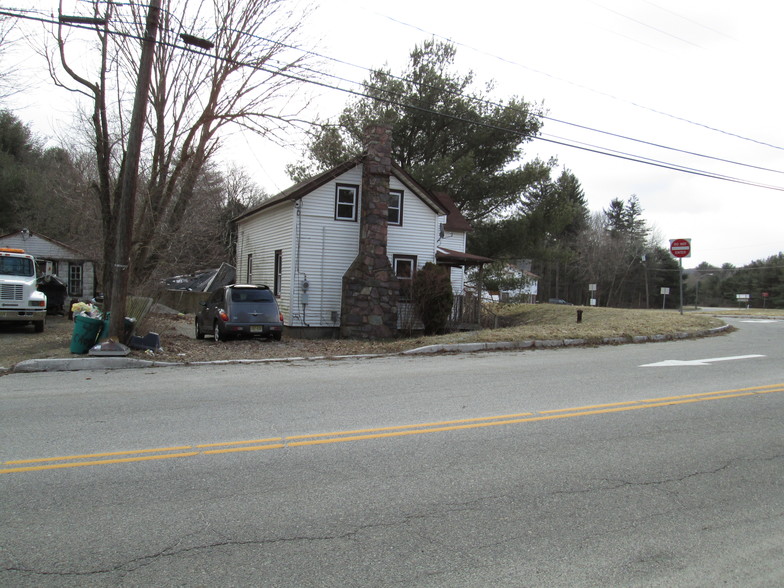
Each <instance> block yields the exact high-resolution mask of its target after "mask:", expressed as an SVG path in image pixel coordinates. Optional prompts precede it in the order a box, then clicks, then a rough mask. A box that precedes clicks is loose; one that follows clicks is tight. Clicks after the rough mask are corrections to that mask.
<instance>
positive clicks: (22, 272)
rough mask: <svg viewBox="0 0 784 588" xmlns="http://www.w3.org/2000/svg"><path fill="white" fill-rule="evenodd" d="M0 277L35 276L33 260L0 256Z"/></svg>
mask: <svg viewBox="0 0 784 588" xmlns="http://www.w3.org/2000/svg"><path fill="white" fill-rule="evenodd" d="M0 275H5V276H26V277H32V276H34V275H35V268H34V267H33V260H32V259H29V258H27V257H5V256H0Z"/></svg>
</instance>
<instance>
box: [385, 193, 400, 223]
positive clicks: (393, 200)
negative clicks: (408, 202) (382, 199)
mask: <svg viewBox="0 0 784 588" xmlns="http://www.w3.org/2000/svg"><path fill="white" fill-rule="evenodd" d="M388 211H389V213H388V214H387V223H389V224H390V225H398V226H400V225H402V224H403V190H390V191H389V208H388Z"/></svg>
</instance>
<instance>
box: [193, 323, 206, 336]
mask: <svg viewBox="0 0 784 588" xmlns="http://www.w3.org/2000/svg"><path fill="white" fill-rule="evenodd" d="M194 325H195V326H194V330H195V332H196V338H197V339H204V333H202V332H201V329H200V328H199V319H196V320H195V321H194Z"/></svg>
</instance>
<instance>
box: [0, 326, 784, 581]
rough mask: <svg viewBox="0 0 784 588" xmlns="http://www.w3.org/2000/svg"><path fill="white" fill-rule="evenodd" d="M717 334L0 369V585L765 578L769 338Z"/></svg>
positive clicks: (782, 469)
mask: <svg viewBox="0 0 784 588" xmlns="http://www.w3.org/2000/svg"><path fill="white" fill-rule="evenodd" d="M732 322H733V324H735V325H736V326H738V328H739V331H737V332H735V333H733V334H730V335H725V336H719V337H712V338H708V339H702V340H685V341H679V342H668V343H651V344H644V345H626V346H619V347H602V348H595V349H558V350H551V351H550V350H546V351H542V350H540V351H528V352H515V353H511V352H509V353H503V352H500V353H483V354H475V355H473V354H472V355H453V356H438V357H406V358H404V357H392V358H383V359H364V360H343V361H329V362H327V361H317V362H294V363H280V364H259V365H247V366H236V365H235V366H220V367H215V366H211V367H198V368H197V367H187V368H186V367H177V368H158V369H151V370H123V371H112V372H73V373H38V374H13V375H9V376H5V377H3V378H2V379H0V460H1V463H0V472H1V473H0V492H2V496H3V500H2V503H1V504H0V585H2V586H105V585H122V586H379V585H395V584H397V585H405V586H716V585H719V584H721V585H727V586H777V585H784V434H783V431H784V429H783V428H782V422H784V345H783V344H782V343H783V342H784V321H777V322H776V321H774V322H760V321H755V322H745V321H739V320H738V321H736V320H734V321H732ZM697 360H700V361H697Z"/></svg>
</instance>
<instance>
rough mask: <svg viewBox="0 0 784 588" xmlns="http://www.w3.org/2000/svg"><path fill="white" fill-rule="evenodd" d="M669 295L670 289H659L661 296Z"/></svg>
mask: <svg viewBox="0 0 784 588" xmlns="http://www.w3.org/2000/svg"><path fill="white" fill-rule="evenodd" d="M669 293H670V289H669V288H662V289H661V294H669Z"/></svg>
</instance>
